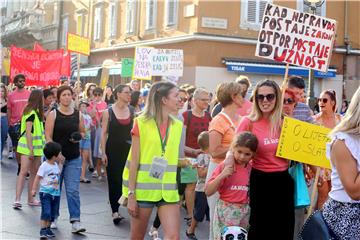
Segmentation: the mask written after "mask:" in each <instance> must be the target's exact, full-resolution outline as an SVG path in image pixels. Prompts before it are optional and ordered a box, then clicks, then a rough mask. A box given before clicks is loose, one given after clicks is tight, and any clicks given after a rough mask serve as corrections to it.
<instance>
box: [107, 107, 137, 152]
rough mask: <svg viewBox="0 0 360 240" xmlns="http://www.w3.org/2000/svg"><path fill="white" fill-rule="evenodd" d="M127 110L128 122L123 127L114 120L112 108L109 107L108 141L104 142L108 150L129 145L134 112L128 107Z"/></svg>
mask: <svg viewBox="0 0 360 240" xmlns="http://www.w3.org/2000/svg"><path fill="white" fill-rule="evenodd" d="M129 110H130V122H129V124H126V125H123V124H120V123H119V121H118V120H117V119H116V116H115V113H114V111H113V110H112V107H109V131H108V140H107V142H106V148H107V149H108V150H109V149H116V148H117V147H118V146H119V144H123V143H128V144H131V129H132V127H133V118H134V110H133V108H131V107H129Z"/></svg>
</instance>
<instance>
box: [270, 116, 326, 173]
mask: <svg viewBox="0 0 360 240" xmlns="http://www.w3.org/2000/svg"><path fill="white" fill-rule="evenodd" d="M329 132H330V129H328V128H324V127H321V126H318V125H314V124H310V123H307V122H303V121H299V120H296V119H293V118H288V117H285V119H284V123H283V126H282V130H281V136H280V139H279V144H278V148H277V151H276V156H277V157H281V158H286V159H288V160H294V161H297V162H302V163H306V164H309V165H313V166H318V167H323V168H331V166H330V161H329V160H328V159H327V158H326V143H327V142H329V141H330V139H329V138H328V134H329Z"/></svg>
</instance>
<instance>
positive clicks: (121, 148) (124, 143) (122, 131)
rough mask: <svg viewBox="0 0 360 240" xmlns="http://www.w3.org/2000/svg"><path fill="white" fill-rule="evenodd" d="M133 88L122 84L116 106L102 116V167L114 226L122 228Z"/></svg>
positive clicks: (132, 115) (116, 92) (115, 91)
mask: <svg viewBox="0 0 360 240" xmlns="http://www.w3.org/2000/svg"><path fill="white" fill-rule="evenodd" d="M130 96H131V89H130V86H128V85H124V84H120V85H117V86H116V87H115V90H114V97H115V100H116V102H115V103H114V104H113V105H111V106H110V107H109V108H108V109H107V110H105V111H104V113H103V116H102V117H103V121H102V137H101V149H102V152H103V154H102V163H103V164H104V166H106V171H107V176H108V179H107V180H108V188H109V201H110V206H111V210H112V218H113V223H114V224H115V225H117V224H119V223H120V221H121V220H122V219H123V217H122V216H121V215H120V214H119V206H120V205H119V203H118V200H119V198H120V197H121V195H122V177H121V176H122V174H123V171H124V167H125V163H126V160H127V156H128V153H129V150H130V145H131V133H130V131H131V129H132V127H133V118H134V108H133V107H132V106H130V105H129V102H130Z"/></svg>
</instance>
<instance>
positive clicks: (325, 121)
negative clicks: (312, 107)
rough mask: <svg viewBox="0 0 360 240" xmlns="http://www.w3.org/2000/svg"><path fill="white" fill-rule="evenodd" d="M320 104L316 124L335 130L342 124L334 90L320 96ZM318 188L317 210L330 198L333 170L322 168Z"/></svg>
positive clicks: (314, 169) (313, 169)
mask: <svg viewBox="0 0 360 240" xmlns="http://www.w3.org/2000/svg"><path fill="white" fill-rule="evenodd" d="M318 104H319V108H320V112H319V113H318V114H316V115H315V116H314V117H313V118H314V122H315V123H317V124H319V125H321V126H323V127H326V128H330V129H333V128H335V127H336V125H338V124H339V123H340V122H341V115H340V114H338V113H336V93H335V91H334V90H325V91H323V92H322V93H321V94H320V97H319V98H318ZM311 171H312V172H313V174H310V175H314V173H315V172H316V168H315V167H311ZM317 188H318V197H317V203H316V209H321V208H322V206H323V205H324V203H325V201H326V200H327V198H328V194H329V192H330V189H331V170H330V169H325V168H321V169H320V175H319V181H318V184H317Z"/></svg>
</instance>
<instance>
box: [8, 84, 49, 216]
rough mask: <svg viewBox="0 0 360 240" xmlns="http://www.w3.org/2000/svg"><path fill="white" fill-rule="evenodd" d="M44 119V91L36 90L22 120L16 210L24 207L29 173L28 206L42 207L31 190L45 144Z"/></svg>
mask: <svg viewBox="0 0 360 240" xmlns="http://www.w3.org/2000/svg"><path fill="white" fill-rule="evenodd" d="M43 117H44V115H43V93H42V90H38V89H36V90H33V91H32V92H31V94H30V97H29V101H28V104H27V105H26V107H25V108H24V112H23V115H22V118H21V129H20V134H21V135H20V139H19V144H18V146H17V152H18V153H19V154H21V170H20V173H19V176H18V177H17V181H16V197H15V202H14V205H13V207H14V208H15V209H20V208H21V207H22V205H21V202H20V197H21V193H22V191H23V188H24V184H25V177H26V175H27V174H28V172H29V171H30V179H29V188H28V189H29V192H28V205H30V206H40V202H39V201H37V200H35V199H34V198H33V196H32V194H31V189H32V185H33V182H34V179H35V176H36V172H37V170H38V168H39V165H40V158H41V156H42V155H43V147H44V144H45V135H44V125H43Z"/></svg>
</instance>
